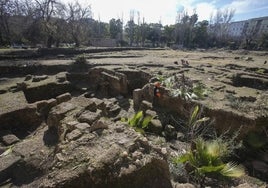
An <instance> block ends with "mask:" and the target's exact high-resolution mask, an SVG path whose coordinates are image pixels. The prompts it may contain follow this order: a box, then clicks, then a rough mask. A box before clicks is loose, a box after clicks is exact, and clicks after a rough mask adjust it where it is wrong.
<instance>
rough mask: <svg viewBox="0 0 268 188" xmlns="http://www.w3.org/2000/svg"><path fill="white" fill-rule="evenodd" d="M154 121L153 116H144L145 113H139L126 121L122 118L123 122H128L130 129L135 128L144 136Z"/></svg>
mask: <svg viewBox="0 0 268 188" xmlns="http://www.w3.org/2000/svg"><path fill="white" fill-rule="evenodd" d="M152 119H153V117H152V116H149V115H144V113H143V111H138V112H137V113H136V114H134V115H133V117H131V118H129V119H128V120H126V119H125V118H122V119H121V121H123V122H127V123H128V124H129V126H130V127H133V128H134V129H135V130H136V131H137V132H140V133H142V134H144V133H145V132H144V130H145V129H147V128H148V126H149V123H150V122H151V120H152Z"/></svg>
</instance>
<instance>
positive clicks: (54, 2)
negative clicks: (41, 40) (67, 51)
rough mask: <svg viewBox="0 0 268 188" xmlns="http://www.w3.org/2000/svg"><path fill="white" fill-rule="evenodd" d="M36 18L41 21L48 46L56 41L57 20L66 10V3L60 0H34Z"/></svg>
mask: <svg viewBox="0 0 268 188" xmlns="http://www.w3.org/2000/svg"><path fill="white" fill-rule="evenodd" d="M34 2H35V5H36V6H35V7H36V9H35V19H37V20H38V21H40V26H41V27H42V28H41V30H43V31H44V37H45V43H46V46H47V47H48V48H50V47H51V46H52V44H53V43H54V42H55V35H56V30H57V25H56V20H57V18H58V17H59V15H61V12H62V11H63V10H64V5H63V4H61V3H60V2H59V1H58V0H34Z"/></svg>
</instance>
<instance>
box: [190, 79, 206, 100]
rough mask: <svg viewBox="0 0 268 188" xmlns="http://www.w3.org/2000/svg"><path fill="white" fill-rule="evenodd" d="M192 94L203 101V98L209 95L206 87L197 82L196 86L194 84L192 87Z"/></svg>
mask: <svg viewBox="0 0 268 188" xmlns="http://www.w3.org/2000/svg"><path fill="white" fill-rule="evenodd" d="M192 90H193V94H194V95H196V96H197V98H199V99H204V98H205V96H207V95H208V94H209V92H210V91H209V90H208V89H207V88H206V86H205V85H204V84H203V83H201V82H198V83H196V84H194V86H193V89H192Z"/></svg>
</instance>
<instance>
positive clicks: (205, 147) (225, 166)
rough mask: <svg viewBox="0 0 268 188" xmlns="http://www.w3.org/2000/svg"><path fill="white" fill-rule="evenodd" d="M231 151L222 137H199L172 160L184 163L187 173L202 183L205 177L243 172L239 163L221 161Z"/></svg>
mask: <svg viewBox="0 0 268 188" xmlns="http://www.w3.org/2000/svg"><path fill="white" fill-rule="evenodd" d="M231 152H232V151H231V149H229V146H228V142H224V141H223V140H222V139H214V140H209V141H205V140H204V139H202V138H201V137H199V138H197V139H196V140H195V141H194V142H193V144H192V146H191V149H190V150H189V151H188V152H186V153H185V154H182V155H181V156H178V157H175V158H174V159H173V162H174V163H175V164H176V165H178V164H184V168H185V170H186V171H187V173H188V174H189V175H195V176H194V177H195V178H197V180H198V182H199V183H200V184H201V185H202V184H204V180H205V177H214V178H215V177H216V178H217V177H241V176H243V175H244V174H245V171H244V168H243V167H242V166H241V165H236V164H234V163H233V162H228V163H225V162H223V159H224V158H225V157H227V156H228V155H229V154H230V153H231Z"/></svg>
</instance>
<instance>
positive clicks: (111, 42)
mask: <svg viewBox="0 0 268 188" xmlns="http://www.w3.org/2000/svg"><path fill="white" fill-rule="evenodd" d="M90 44H91V45H92V46H98V47H116V40H115V39H105V38H92V39H90Z"/></svg>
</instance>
